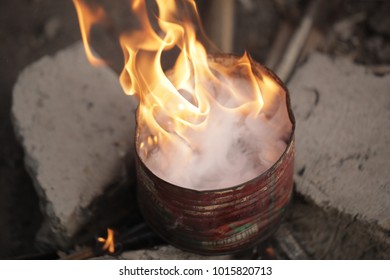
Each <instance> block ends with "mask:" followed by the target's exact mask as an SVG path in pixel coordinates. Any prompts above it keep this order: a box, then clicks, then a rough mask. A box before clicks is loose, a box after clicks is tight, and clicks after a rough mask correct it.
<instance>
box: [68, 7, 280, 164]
mask: <svg viewBox="0 0 390 280" xmlns="http://www.w3.org/2000/svg"><path fill="white" fill-rule="evenodd" d="M73 1H74V3H75V5H76V7H77V12H78V14H79V19H80V27H81V33H82V38H83V40H84V44H85V45H86V52H87V56H88V57H89V58H90V60H91V53H92V52H91V47H90V42H89V37H88V33H89V31H90V30H91V26H92V25H93V24H95V23H97V22H99V20H102V19H103V18H104V16H105V15H104V13H103V12H102V10H101V9H96V10H95V11H92V12H91V11H90V10H89V9H88V7H87V6H86V5H83V4H81V3H82V0H73ZM155 2H156V4H157V7H158V16H156V19H155V20H156V24H152V21H151V19H150V17H149V13H148V8H149V7H148V6H147V3H146V1H145V0H133V1H130V9H131V10H132V12H133V14H134V15H135V17H136V18H137V20H138V23H139V24H138V28H137V29H136V30H132V31H131V32H126V33H123V34H122V35H121V36H120V39H119V40H120V44H121V46H122V49H123V53H124V58H125V64H124V68H123V71H122V73H121V75H120V82H121V85H122V87H123V89H124V91H125V93H126V94H128V95H134V94H136V96H138V98H139V101H140V103H139V108H138V127H139V130H140V131H139V134H140V135H143V137H140V141H139V142H138V147H137V149H138V151H139V152H140V154H141V155H142V154H143V155H144V156H145V157H147V155H148V153H150V152H151V151H153V150H154V149H155V148H158V149H159V150H160V152H161V153H162V154H164V155H170V154H171V151H172V150H174V149H177V147H178V145H181V146H182V147H185V150H188V149H189V150H190V152H189V153H194V152H195V153H196V152H197V151H198V150H199V149H202V148H201V147H199V145H198V144H197V143H196V142H195V141H194V140H193V135H194V134H196V133H199V132H202V131H205V130H206V129H207V128H208V121H209V119H210V116H211V115H212V112H213V111H224V112H228V113H229V114H238V115H243V116H252V117H253V118H256V117H257V116H258V115H259V113H260V112H261V111H262V109H263V108H267V107H272V103H273V99H274V98H275V95H276V94H277V93H278V92H280V91H281V88H280V86H279V85H278V84H277V83H276V82H275V81H274V80H273V79H271V78H270V77H268V74H267V73H265V72H264V73H263V72H262V73H256V74H255V73H254V70H253V69H252V65H253V64H252V62H251V59H250V58H249V57H248V55H247V54H246V53H245V54H244V55H243V56H242V57H241V58H240V59H236V60H234V61H232V62H229V63H228V64H227V65H226V63H225V64H224V63H220V62H219V61H218V60H216V59H210V58H209V57H208V54H207V52H206V49H205V48H204V46H203V45H202V44H201V42H200V41H199V40H198V39H197V37H196V29H198V30H202V28H201V27H200V26H195V25H194V23H193V21H192V20H191V17H190V16H187V17H183V16H182V15H183V14H186V13H184V12H183V6H184V7H185V11H187V14H188V13H189V14H190V15H192V16H194V17H195V18H196V19H197V20H196V21H195V22H196V23H199V22H200V20H199V16H198V11H197V7H196V4H195V0H155ZM178 4H180V5H178ZM173 49H178V50H179V55H178V56H177V58H176V60H175V64H174V66H173V67H172V69H171V70H169V71H167V72H166V71H164V70H163V67H162V63H161V61H162V55H163V53H165V52H166V51H169V50H173ZM92 57H93V56H92ZM92 60H93V59H92ZM98 61H99V60H98ZM94 62H96V60H94ZM257 72H258V71H257ZM240 78H241V79H244V80H245V82H246V84H245V86H243V84H242V83H239V82H237V80H239V79H240ZM183 143H184V144H183ZM183 145H184V146H183ZM182 152H183V151H182ZM189 156H190V154H189ZM170 157H172V155H170Z"/></svg>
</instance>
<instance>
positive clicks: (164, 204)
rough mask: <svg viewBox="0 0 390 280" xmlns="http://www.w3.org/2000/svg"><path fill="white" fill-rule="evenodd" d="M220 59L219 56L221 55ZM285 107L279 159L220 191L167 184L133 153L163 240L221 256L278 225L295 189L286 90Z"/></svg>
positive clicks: (142, 194) (144, 205) (147, 208)
mask: <svg viewBox="0 0 390 280" xmlns="http://www.w3.org/2000/svg"><path fill="white" fill-rule="evenodd" d="M219 58H221V57H219ZM253 66H254V68H255V69H254V70H255V72H256V70H259V69H260V70H262V71H266V72H267V73H268V74H270V76H271V77H272V78H274V79H275V80H276V81H277V82H278V83H279V84H280V85H281V86H282V88H283V89H284V90H285V92H286V101H287V102H286V103H287V110H288V112H289V117H290V120H291V122H292V124H293V127H292V133H291V137H290V139H289V141H288V145H287V148H286V150H285V152H284V153H283V155H282V156H281V158H280V159H279V160H278V161H277V162H276V163H275V164H274V165H273V166H272V167H271V168H270V169H268V170H267V171H266V172H264V173H263V174H261V175H259V176H258V177H256V178H255V179H253V180H250V181H248V182H245V183H243V184H241V185H238V186H234V187H231V188H228V189H223V190H214V191H195V190H191V189H186V188H182V187H180V186H176V185H173V184H170V183H168V182H166V181H164V180H162V179H161V178H159V177H157V176H156V175H154V174H153V173H152V172H151V171H150V170H149V169H148V168H147V167H146V166H145V164H144V163H143V162H142V160H141V159H140V158H139V156H138V155H137V158H136V161H137V162H136V168H137V180H138V200H139V206H140V209H141V212H142V214H143V216H144V218H145V220H146V221H147V223H148V224H149V225H150V226H151V227H152V228H153V229H154V231H155V232H156V233H158V234H159V235H160V236H161V237H162V238H163V239H165V240H166V241H168V242H169V243H171V244H173V245H175V246H177V247H179V248H182V249H184V250H187V251H191V252H195V253H201V254H224V253H233V252H238V251H241V250H244V249H246V248H248V247H250V246H253V245H255V244H256V243H259V242H261V241H262V240H264V239H266V238H267V237H269V236H270V235H271V234H272V233H274V232H275V231H276V229H277V228H278V226H279V224H280V222H281V220H282V219H283V216H284V214H285V211H286V208H287V205H288V203H289V201H290V198H291V195H292V189H293V165H294V143H295V140H294V128H295V120H294V116H293V114H292V111H291V105H290V99H289V96H288V91H287V89H286V88H285V87H284V85H283V84H282V83H281V82H280V80H279V79H278V78H277V77H276V76H275V75H274V74H273V73H272V72H271V71H270V70H268V69H266V68H265V67H263V66H261V65H259V64H257V63H253Z"/></svg>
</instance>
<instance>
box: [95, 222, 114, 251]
mask: <svg viewBox="0 0 390 280" xmlns="http://www.w3.org/2000/svg"><path fill="white" fill-rule="evenodd" d="M97 241H98V242H100V243H104V244H103V247H102V249H103V250H104V251H108V252H109V253H111V254H113V253H114V252H115V240H114V231H113V230H112V229H110V228H107V238H103V237H98V239H97Z"/></svg>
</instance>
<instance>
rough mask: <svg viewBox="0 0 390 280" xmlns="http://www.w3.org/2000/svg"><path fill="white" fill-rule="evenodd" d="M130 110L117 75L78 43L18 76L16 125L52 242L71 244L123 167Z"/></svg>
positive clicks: (131, 118) (131, 123)
mask: <svg viewBox="0 0 390 280" xmlns="http://www.w3.org/2000/svg"><path fill="white" fill-rule="evenodd" d="M134 110H135V103H134V100H131V98H130V97H128V96H126V95H125V94H124V93H123V91H122V89H121V87H120V85H119V82H118V77H117V75H116V74H115V73H113V72H112V71H111V70H110V69H108V68H94V67H93V66H91V65H90V64H89V63H88V62H87V60H86V58H85V54H84V50H83V47H82V44H81V43H77V44H75V45H73V46H71V47H68V48H66V49H64V50H63V51H61V52H59V53H58V54H56V55H55V56H53V57H44V58H42V59H40V60H39V61H37V62H35V63H34V64H32V65H31V66H29V67H27V68H26V69H25V70H24V71H23V72H22V74H21V75H20V77H19V79H18V81H17V83H16V85H15V88H14V95H13V108H12V112H13V116H14V125H15V130H16V133H17V134H18V135H19V137H20V139H21V142H22V145H23V148H24V151H25V162H26V166H27V169H28V170H29V172H30V174H31V177H32V179H33V181H34V183H35V186H36V189H37V191H38V194H39V196H40V201H41V206H42V209H43V212H44V214H45V216H46V220H45V224H44V226H43V228H46V229H47V230H48V232H46V234H48V235H49V236H50V238H51V239H52V240H51V241H50V242H52V243H53V244H54V245H56V246H58V245H59V246H62V247H66V246H68V245H70V243H71V239H72V237H73V235H74V234H75V233H76V232H77V230H78V229H79V228H80V226H81V225H82V224H84V223H85V222H87V221H88V219H89V214H90V213H89V211H88V207H89V206H90V204H91V203H92V202H93V201H94V199H96V198H97V197H99V196H100V195H101V194H102V193H103V192H104V190H105V188H106V187H107V186H108V185H110V184H112V183H114V182H115V181H116V180H118V179H119V178H120V177H121V176H122V174H123V173H124V172H123V171H124V168H125V164H124V161H125V158H127V157H129V156H131V151H132V149H133V143H134V127H135V121H134V119H135V118H134ZM41 234H43V232H41Z"/></svg>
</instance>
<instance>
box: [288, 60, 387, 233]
mask: <svg viewBox="0 0 390 280" xmlns="http://www.w3.org/2000/svg"><path fill="white" fill-rule="evenodd" d="M288 87H289V89H290V92H291V99H292V104H293V110H294V113H295V116H296V119H297V129H296V140H297V142H296V144H297V145H296V175H295V181H296V183H297V191H298V192H299V193H301V194H303V195H304V196H306V197H308V198H310V199H311V200H313V201H314V202H315V203H316V204H317V205H319V206H321V207H323V208H333V209H337V210H338V211H340V212H341V213H343V214H347V215H350V216H352V217H356V219H357V220H359V221H361V222H364V223H367V224H370V225H373V226H375V227H377V228H379V229H381V230H384V231H389V230H390V129H389V128H390V126H389V124H390V75H387V76H383V77H377V76H374V75H372V74H371V73H370V72H368V71H367V70H366V69H365V68H364V67H363V66H358V65H355V64H353V63H351V62H349V61H347V60H344V59H334V60H333V59H331V58H329V57H327V56H324V55H321V54H313V55H312V56H311V57H310V58H309V59H308V61H307V62H306V63H305V64H304V65H303V66H302V67H301V68H300V69H299V70H298V71H297V72H296V74H295V75H294V77H293V78H292V80H291V82H290V83H289V86H288Z"/></svg>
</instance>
